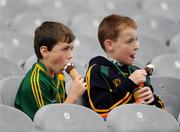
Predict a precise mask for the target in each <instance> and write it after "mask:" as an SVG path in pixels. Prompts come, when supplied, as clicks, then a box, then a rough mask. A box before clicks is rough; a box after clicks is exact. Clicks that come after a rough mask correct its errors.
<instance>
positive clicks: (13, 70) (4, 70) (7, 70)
mask: <svg viewBox="0 0 180 132" xmlns="http://www.w3.org/2000/svg"><path fill="white" fill-rule="evenodd" d="M0 66H1V68H0V80H1V79H3V78H5V77H9V76H17V75H22V74H23V71H22V69H21V68H20V67H18V66H17V65H16V64H14V63H13V62H11V61H9V60H7V59H5V58H2V57H0Z"/></svg>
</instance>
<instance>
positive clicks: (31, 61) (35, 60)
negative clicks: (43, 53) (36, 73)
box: [24, 55, 37, 73]
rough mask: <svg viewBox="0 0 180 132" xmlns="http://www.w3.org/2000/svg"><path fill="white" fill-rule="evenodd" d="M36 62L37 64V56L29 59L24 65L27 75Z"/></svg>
mask: <svg viewBox="0 0 180 132" xmlns="http://www.w3.org/2000/svg"><path fill="white" fill-rule="evenodd" d="M36 62H37V57H36V55H33V56H31V57H29V58H28V59H27V60H26V62H25V64H24V72H25V73H27V72H28V71H29V70H30V69H31V68H32V66H33V64H34V63H36Z"/></svg>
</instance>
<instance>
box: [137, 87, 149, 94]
mask: <svg viewBox="0 0 180 132" xmlns="http://www.w3.org/2000/svg"><path fill="white" fill-rule="evenodd" d="M148 90H149V88H148V87H143V88H140V89H139V90H138V91H137V92H138V93H139V94H142V93H144V92H146V91H148Z"/></svg>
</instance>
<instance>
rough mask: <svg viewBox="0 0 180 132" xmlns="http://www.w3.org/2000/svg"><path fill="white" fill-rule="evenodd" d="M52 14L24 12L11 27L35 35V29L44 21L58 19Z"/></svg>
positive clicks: (14, 20)
mask: <svg viewBox="0 0 180 132" xmlns="http://www.w3.org/2000/svg"><path fill="white" fill-rule="evenodd" d="M56 20H57V19H55V18H53V17H52V16H48V15H44V14H41V13H39V14H38V13H22V14H20V15H18V16H17V17H16V18H15V19H13V21H12V25H11V29H12V30H13V31H18V32H21V33H24V34H28V35H31V36H34V32H35V29H36V28H37V27H38V26H40V25H41V24H42V22H44V21H56Z"/></svg>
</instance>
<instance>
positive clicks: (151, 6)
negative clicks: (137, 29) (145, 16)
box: [142, 0, 180, 20]
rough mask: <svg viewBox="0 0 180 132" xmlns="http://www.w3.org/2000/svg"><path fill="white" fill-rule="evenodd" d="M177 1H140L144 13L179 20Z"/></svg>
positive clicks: (179, 3) (179, 4)
mask: <svg viewBox="0 0 180 132" xmlns="http://www.w3.org/2000/svg"><path fill="white" fill-rule="evenodd" d="M179 6H180V2H179V0H145V1H143V0H142V8H143V10H144V12H148V13H150V14H155V15H159V16H165V17H170V18H172V19H175V20H180V15H179Z"/></svg>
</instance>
